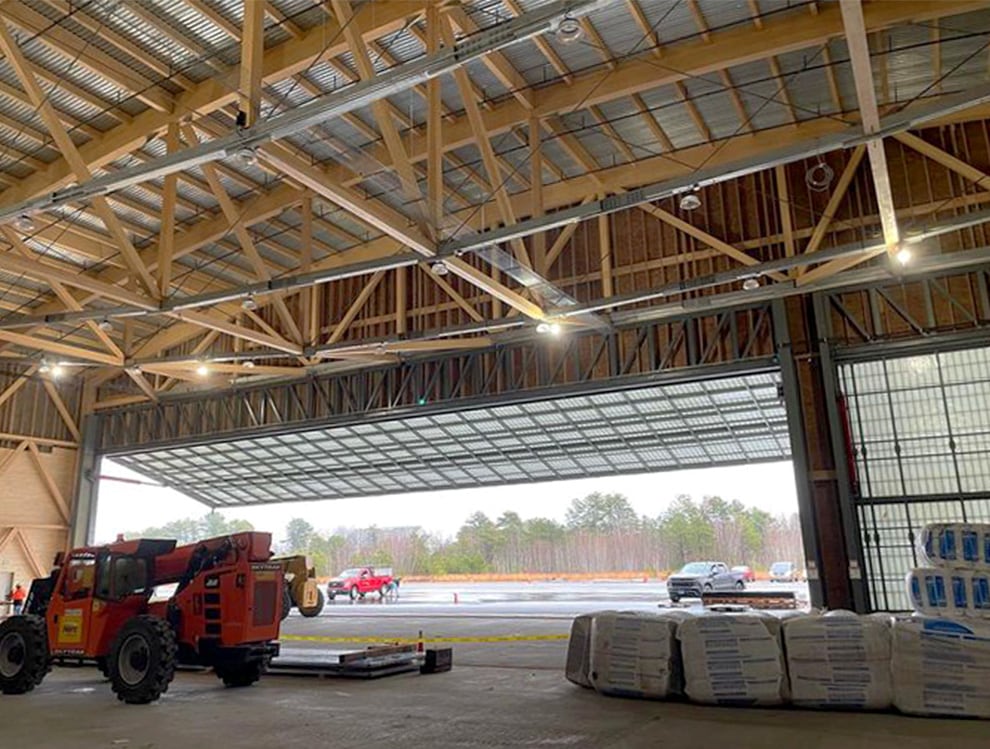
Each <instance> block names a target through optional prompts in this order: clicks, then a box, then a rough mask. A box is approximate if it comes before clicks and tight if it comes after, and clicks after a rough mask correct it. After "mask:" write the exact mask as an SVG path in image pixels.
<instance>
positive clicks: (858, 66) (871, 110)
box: [839, 0, 901, 254]
mask: <svg viewBox="0 0 990 749" xmlns="http://www.w3.org/2000/svg"><path fill="white" fill-rule="evenodd" d="M839 6H840V8H841V9H842V21H843V24H844V27H845V32H846V45H847V46H848V48H849V62H850V65H851V66H852V71H853V80H854V82H855V84H856V98H857V99H858V101H859V112H860V120H861V124H862V126H863V132H864V133H866V134H867V135H871V134H873V133H876V132H877V131H878V130H879V129H880V110H879V108H878V107H877V95H876V90H875V89H874V84H873V68H872V66H871V64H870V49H869V45H868V42H867V38H866V31H867V27H866V19H865V18H864V15H863V5H862V0H840V3H839ZM866 152H867V154H868V156H869V159H870V171H871V172H872V173H873V188H874V190H875V192H876V198H877V207H878V210H879V213H880V223H881V225H882V226H883V241H884V244H885V245H886V246H887V252H888V253H889V254H894V253H896V252H897V248H898V244H899V243H900V240H901V237H900V232H899V230H898V228H897V211H896V209H895V207H894V195H893V192H892V191H891V188H890V173H889V171H888V169H887V154H886V152H885V151H884V147H883V140H882V139H881V138H874V139H872V140H870V141H869V142H868V143H867V144H866Z"/></svg>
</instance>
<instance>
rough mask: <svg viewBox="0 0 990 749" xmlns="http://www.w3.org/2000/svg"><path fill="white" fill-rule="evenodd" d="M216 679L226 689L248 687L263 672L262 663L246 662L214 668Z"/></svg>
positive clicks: (263, 666) (263, 665)
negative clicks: (221, 682)
mask: <svg viewBox="0 0 990 749" xmlns="http://www.w3.org/2000/svg"><path fill="white" fill-rule="evenodd" d="M213 670H214V672H216V675H217V677H218V678H219V679H220V680H221V681H223V683H224V686H227V687H249V686H251V685H252V684H254V683H255V682H256V681H257V680H258V679H260V678H261V675H262V674H263V673H264V672H265V662H264V661H246V662H244V663H228V664H226V665H223V666H214V667H213Z"/></svg>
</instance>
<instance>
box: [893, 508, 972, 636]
mask: <svg viewBox="0 0 990 749" xmlns="http://www.w3.org/2000/svg"><path fill="white" fill-rule="evenodd" d="M920 547H921V548H920V551H921V553H922V555H923V556H924V558H925V559H926V560H927V561H928V566H927V567H919V568H918V569H914V570H911V572H910V574H909V575H908V590H909V593H910V595H911V603H912V604H913V605H914V610H915V611H917V612H918V613H919V614H927V615H929V616H939V617H942V616H949V617H976V618H990V525H983V524H975V523H967V524H963V523H935V524H932V525H928V526H925V528H924V529H923V530H922V532H921V542H920Z"/></svg>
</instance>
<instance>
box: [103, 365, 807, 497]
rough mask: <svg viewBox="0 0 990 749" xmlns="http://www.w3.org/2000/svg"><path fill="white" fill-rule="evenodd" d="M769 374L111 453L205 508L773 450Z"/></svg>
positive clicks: (778, 405)
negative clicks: (193, 499)
mask: <svg viewBox="0 0 990 749" xmlns="http://www.w3.org/2000/svg"><path fill="white" fill-rule="evenodd" d="M778 383H779V375H778V374H777V373H775V372H774V371H773V370H769V371H757V372H750V373H748V374H741V375H736V376H730V377H720V378H714V379H703V380H695V381H685V382H673V383H669V384H662V385H652V386H646V387H643V386H640V387H632V388H625V389H620V390H608V391H599V392H588V393H586V394H580V395H569V396H565V397H557V398H543V399H539V400H531V401H518V402H511V403H497V402H496V403H492V404H490V405H485V406H477V407H474V408H467V409H455V410H443V409H440V410H438V409H430V408H423V409H422V412H418V411H417V410H415V409H413V410H411V411H407V413H406V414H404V415H402V416H400V417H389V416H381V417H377V418H372V419H365V420H361V421H359V422H354V423H342V424H334V425H328V426H324V427H320V428H316V429H312V428H310V429H305V430H300V431H288V432H284V433H279V434H265V435H259V436H251V437H245V438H241V439H234V440H224V441H211V442H203V443H200V444H189V445H176V446H172V447H163V448H158V449H145V450H137V451H134V450H130V451H129V450H126V449H124V450H123V451H119V452H112V453H110V455H112V457H113V459H114V460H115V461H117V462H119V463H121V464H123V465H125V466H126V467H128V468H130V469H132V470H134V471H137V472H138V473H141V474H144V475H145V476H148V477H150V478H153V479H155V480H156V481H159V482H161V483H162V484H165V485H168V486H171V487H173V488H175V489H177V490H179V491H181V492H182V493H184V494H187V495H189V496H191V497H194V498H196V499H199V500H200V501H202V502H204V503H205V504H207V505H210V506H212V507H231V506H239V505H251V504H260V503H269V502H291V501H302V500H318V499H337V498H343V497H358V496H370V495H375V494H398V493H403V492H417V491H427V490H433V491H439V490H448V489H462V488H470V487H478V486H492V485H508V484H515V483H521V482H538V481H552V480H559V479H573V478H585V477H592V476H606V475H617V474H626V473H645V472H652V471H662V470H676V469H684V468H703V467H715V466H724V465H733V464H739V463H754V462H765V461H774V460H785V459H787V458H788V457H789V456H790V446H789V436H788V428H787V418H786V412H785V408H784V404H783V402H782V399H781V398H780V395H779V386H778Z"/></svg>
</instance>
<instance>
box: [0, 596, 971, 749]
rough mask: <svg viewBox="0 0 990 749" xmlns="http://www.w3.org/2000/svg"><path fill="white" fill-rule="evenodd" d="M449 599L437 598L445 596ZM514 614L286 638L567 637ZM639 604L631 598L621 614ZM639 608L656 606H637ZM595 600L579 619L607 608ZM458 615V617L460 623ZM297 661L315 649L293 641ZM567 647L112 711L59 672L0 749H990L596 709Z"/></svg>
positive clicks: (955, 733) (12, 710)
mask: <svg viewBox="0 0 990 749" xmlns="http://www.w3.org/2000/svg"><path fill="white" fill-rule="evenodd" d="M444 600H446V597H444ZM550 603H551V604H552V605H548V606H546V607H545V608H544V609H541V607H540V604H539V602H538V601H535V602H534V601H526V602H522V603H521V604H520V607H518V608H517V609H513V608H511V607H506V606H502V607H489V606H487V605H483V604H479V605H463V604H461V605H459V606H458V607H457V608H456V609H453V607H448V606H446V605H443V606H441V605H439V602H437V603H427V602H423V601H420V602H416V599H415V598H413V597H410V599H407V601H406V603H401V602H396V603H393V604H388V605H378V604H375V603H374V602H371V601H368V602H365V603H360V602H358V603H354V604H351V603H350V602H338V603H337V604H335V605H334V606H331V607H328V609H327V611H326V612H325V613H324V615H323V616H320V617H318V618H316V619H304V618H302V617H300V616H298V615H295V614H293V616H291V617H290V618H289V619H288V620H287V622H286V625H285V627H284V628H283V632H284V634H285V635H289V636H290V637H291V636H292V635H306V636H312V635H318V636H326V637H352V636H353V637H365V636H376V637H377V636H381V637H382V638H383V639H387V638H389V637H411V636H415V634H416V632H417V631H418V630H420V629H422V630H423V631H424V633H425V635H426V636H427V637H470V638H474V637H484V636H487V635H511V634H518V635H553V634H561V633H566V632H567V631H568V629H569V626H570V615H567V614H563V613H562V612H561V611H560V610H559V608H560V605H559V604H557V603H553V602H550ZM630 605H635V604H634V603H633V602H627V603H626V604H625V605H624V606H623V608H625V607H629V606H630ZM642 605H643V606H644V607H645V606H647V605H652V606H655V605H656V604H655V602H654V603H652V604H649V602H647V601H643V602H642ZM615 607H616V606H615V603H614V602H612V603H611V604H610V605H609V602H607V601H604V600H598V601H596V600H587V601H582V602H581V603H580V605H579V606H578V608H580V609H587V610H594V609H601V608H615ZM455 611H456V613H455ZM284 646H285V647H287V648H292V649H299V648H319V647H332V648H335V649H339V648H341V647H344V645H343V644H341V643H334V644H332V645H325V646H321V645H319V644H316V643H312V642H305V641H292V640H290V639H289V637H287V638H286V641H285V643H284ZM565 650H566V642H565V641H564V640H556V641H553V640H551V641H539V642H511V643H506V642H495V643H483V642H474V643H464V642H458V643H456V644H455V645H454V670H453V671H451V672H450V673H446V674H435V675H431V676H420V675H418V674H406V675H401V676H393V677H388V678H385V679H381V680H377V681H355V680H345V679H317V678H313V677H293V676H273V675H269V676H267V677H265V678H264V679H262V681H261V682H260V683H259V684H258V685H256V686H254V687H251V688H248V689H240V690H228V689H224V688H223V687H222V686H221V685H220V682H219V681H218V680H217V679H216V677H214V676H213V675H212V674H209V673H180V674H178V675H177V677H176V680H175V682H174V683H173V685H172V688H171V689H170V690H169V692H168V693H167V694H166V695H165V696H164V697H163V699H162V700H161V701H160V702H158V703H156V704H154V705H148V706H131V705H124V704H122V703H120V702H118V701H117V700H116V699H115V697H114V695H113V694H112V692H111V691H110V688H109V685H108V684H107V683H106V682H105V681H103V680H102V679H101V678H100V677H99V675H98V674H97V673H96V671H95V670H90V669H71V668H61V669H55V670H54V671H53V672H52V673H51V674H50V675H49V676H48V678H47V679H46V680H45V682H44V683H43V684H42V686H41V687H40V688H39V689H37V690H35V691H34V692H32V693H30V694H28V695H24V696H20V697H6V696H2V695H0V749H7V748H8V747H9V748H10V749H104V748H106V749H121V748H123V749H164V748H165V747H167V748H168V749H201V748H203V747H210V746H211V745H215V746H216V748H217V749H221V747H224V748H225V747H237V748H238V749H292V748H294V747H300V748H302V747H305V749H313V747H322V746H332V747H334V748H335V749H337V748H340V747H402V749H414V748H416V747H430V748H433V747H534V746H546V747H554V746H563V747H629V748H630V749H635V748H636V747H678V749H690V748H691V747H698V748H699V749H701V748H704V749H708V748H709V747H717V748H718V749H792V748H794V749H833V748H834V749H859V748H860V747H862V748H863V749H865V748H866V747H869V749H894V748H895V747H896V748H897V749H922V748H924V749H928V748H929V747H930V748H931V749H936V748H937V749H943V747H946V746H950V745H951V747H952V749H970V748H972V749H977V747H979V749H986V747H988V746H990V723H987V722H978V721H949V720H932V719H918V718H907V717H903V716H898V715H893V714H854V713H841V714H836V713H831V714H830V713H817V712H810V711H798V710H763V709H750V710H739V709H729V708H713V707H701V706H696V705H688V704H682V703H659V702H645V701H636V700H622V699H612V698H606V697H600V696H598V695H597V694H595V693H594V692H592V691H589V690H584V689H581V688H579V687H576V686H574V685H572V684H570V683H568V682H567V681H565V680H564V678H563V674H562V664H563V660H564V652H565Z"/></svg>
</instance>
